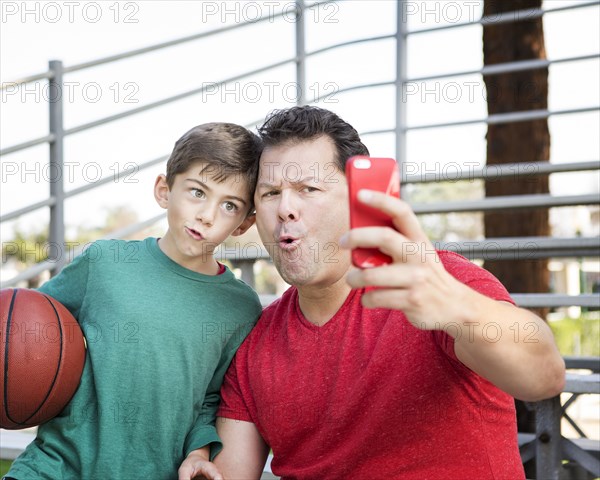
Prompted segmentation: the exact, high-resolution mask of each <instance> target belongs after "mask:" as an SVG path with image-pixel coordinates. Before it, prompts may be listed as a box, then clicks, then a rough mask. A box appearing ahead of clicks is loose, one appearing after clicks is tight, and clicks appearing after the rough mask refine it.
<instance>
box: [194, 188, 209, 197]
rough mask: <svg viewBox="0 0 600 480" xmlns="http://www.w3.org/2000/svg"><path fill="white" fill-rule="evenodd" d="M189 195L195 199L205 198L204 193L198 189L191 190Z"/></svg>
mask: <svg viewBox="0 0 600 480" xmlns="http://www.w3.org/2000/svg"><path fill="white" fill-rule="evenodd" d="M191 193H192V195H193V196H194V197H196V198H204V197H206V194H205V193H204V191H203V190H200V189H199V188H192V190H191Z"/></svg>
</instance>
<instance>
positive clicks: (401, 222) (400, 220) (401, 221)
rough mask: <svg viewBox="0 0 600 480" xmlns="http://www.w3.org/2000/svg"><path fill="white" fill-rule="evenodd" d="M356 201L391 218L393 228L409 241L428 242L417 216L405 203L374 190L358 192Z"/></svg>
mask: <svg viewBox="0 0 600 480" xmlns="http://www.w3.org/2000/svg"><path fill="white" fill-rule="evenodd" d="M358 200H359V201H360V202H362V203H364V204H365V205H368V206H369V207H372V208H376V209H377V210H381V211H382V212H384V213H386V214H387V215H389V216H390V217H392V221H393V223H394V227H396V229H397V230H398V231H399V232H401V233H402V234H404V235H405V236H406V237H408V238H409V239H410V240H412V241H415V242H422V241H426V242H429V239H428V238H427V235H426V234H425V232H424V231H423V229H422V228H421V224H420V223H419V220H418V218H417V216H416V215H415V213H414V212H413V210H412V208H411V207H410V205H409V204H408V203H406V202H405V201H403V200H400V199H398V198H396V197H392V196H390V195H386V194H385V193H382V192H377V191H374V190H360V191H359V192H358Z"/></svg>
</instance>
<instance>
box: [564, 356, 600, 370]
mask: <svg viewBox="0 0 600 480" xmlns="http://www.w3.org/2000/svg"><path fill="white" fill-rule="evenodd" d="M564 358H565V365H566V366H567V368H574V369H584V370H591V371H592V372H595V373H598V372H600V357H589V356H585V357H575V356H572V355H568V356H565V357H564Z"/></svg>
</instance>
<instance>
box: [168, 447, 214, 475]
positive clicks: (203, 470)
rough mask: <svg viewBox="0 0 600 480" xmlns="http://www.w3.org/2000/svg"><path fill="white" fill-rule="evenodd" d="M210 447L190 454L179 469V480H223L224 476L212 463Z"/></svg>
mask: <svg viewBox="0 0 600 480" xmlns="http://www.w3.org/2000/svg"><path fill="white" fill-rule="evenodd" d="M209 452H210V447H208V446H207V447H203V448H200V449H198V450H194V451H192V452H190V453H189V455H188V456H187V458H186V459H185V460H184V461H183V463H182V464H181V466H180V467H179V471H178V474H179V480H192V479H206V480H223V475H221V472H219V469H218V468H217V467H216V465H215V464H214V463H211V462H210V460H209V458H210V456H209V455H210V453H209Z"/></svg>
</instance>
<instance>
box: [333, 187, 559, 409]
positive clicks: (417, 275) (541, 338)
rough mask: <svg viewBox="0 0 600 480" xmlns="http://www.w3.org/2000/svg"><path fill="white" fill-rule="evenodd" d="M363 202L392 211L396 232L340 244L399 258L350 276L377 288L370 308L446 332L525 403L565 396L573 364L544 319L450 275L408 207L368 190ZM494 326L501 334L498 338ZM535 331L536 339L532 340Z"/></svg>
mask: <svg viewBox="0 0 600 480" xmlns="http://www.w3.org/2000/svg"><path fill="white" fill-rule="evenodd" d="M358 198H359V200H360V201H361V202H363V203H365V204H367V205H369V206H370V207H373V208H376V209H378V210H381V211H382V212H385V213H386V214H388V215H389V216H390V217H391V218H392V220H393V224H394V227H395V229H396V230H394V229H392V228H386V227H365V228H357V229H354V230H351V231H350V232H349V233H348V234H346V235H345V236H344V237H342V239H340V246H342V247H345V248H356V247H370V248H379V249H380V250H381V251H382V252H383V253H386V254H388V255H389V256H390V257H392V260H393V262H392V263H391V264H390V265H385V266H382V267H376V268H371V269H366V270H354V271H352V272H350V273H349V274H348V277H347V281H348V283H349V284H350V286H351V287H353V288H362V287H366V286H374V287H377V288H376V289H374V290H371V291H369V292H368V293H365V294H364V295H363V297H362V304H363V305H364V306H365V307H367V308H377V307H380V308H389V309H395V310H402V311H403V312H404V314H405V315H406V318H407V319H408V321H409V322H411V323H412V324H413V325H414V326H415V327H417V328H420V329H422V330H443V331H446V333H447V334H448V335H450V336H452V337H453V338H454V353H455V354H456V357H457V358H458V359H459V360H460V361H461V362H462V363H463V364H464V365H466V366H467V367H469V368H470V369H471V370H473V371H474V372H476V373H478V374H479V375H481V376H482V377H484V378H486V379H488V380H489V381H490V382H492V383H493V384H494V385H496V386H497V387H499V388H500V389H502V390H504V391H505V392H507V393H508V394H510V395H512V396H514V397H516V398H518V399H520V400H525V401H537V400H541V399H544V398H549V397H552V396H555V395H558V394H559V393H560V392H561V391H562V389H563V386H564V382H565V364H564V361H563V359H562V357H561V355H560V353H559V351H558V348H557V347H556V344H555V343H554V338H553V335H552V331H551V330H550V328H549V327H548V325H547V324H546V323H545V322H544V321H543V320H542V319H541V318H539V317H538V316H536V315H534V314H532V313H531V312H529V311H527V310H524V309H522V308H517V307H515V306H513V305H511V304H509V303H506V302H499V301H496V300H493V299H491V298H488V297H486V296H484V295H482V294H480V293H478V292H476V291H475V290H473V289H471V288H470V287H468V286H467V285H464V284H463V283H461V282H460V281H458V280H457V279H456V278H454V277H453V276H452V275H450V274H449V273H448V272H447V271H446V269H445V268H444V266H443V264H442V262H441V260H440V258H439V256H438V255H437V253H436V252H435V249H434V247H433V245H432V243H431V242H430V241H429V239H428V238H427V235H426V234H425V232H424V231H423V229H422V228H421V226H420V224H419V221H418V220H417V216H416V215H415V214H414V212H413V211H412V209H411V208H410V206H409V205H408V204H407V203H406V202H404V201H402V200H399V199H397V198H394V197H391V196H389V195H385V194H383V193H380V192H372V191H367V190H361V191H360V192H359V195H358ZM451 325H453V328H448V327H449V326H451ZM488 325H492V326H494V328H495V329H496V330H494V332H498V335H497V336H495V337H494V338H492V339H491V340H490V337H489V336H488V335H486V328H487V326H488ZM532 331H533V332H535V336H534V337H533V338H531V335H528V336H527V333H531V332H532ZM515 332H517V333H516V334H515Z"/></svg>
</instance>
